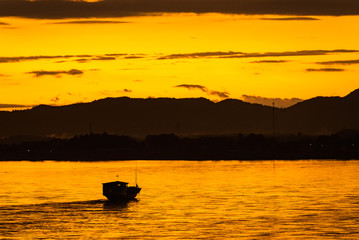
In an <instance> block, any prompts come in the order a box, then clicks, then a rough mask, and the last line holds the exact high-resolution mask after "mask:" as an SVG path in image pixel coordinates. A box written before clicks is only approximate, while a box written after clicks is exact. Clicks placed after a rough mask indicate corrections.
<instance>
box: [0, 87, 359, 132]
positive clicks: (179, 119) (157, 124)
mask: <svg viewBox="0 0 359 240" xmlns="http://www.w3.org/2000/svg"><path fill="white" fill-rule="evenodd" d="M358 109H359V89H358V90H355V91H353V92H352V93H350V94H349V95H347V96H345V97H316V98H312V99H309V100H306V101H303V102H300V103H298V104H296V105H294V106H291V107H289V108H285V109H279V108H276V109H275V111H274V114H275V115H274V116H275V131H276V134H298V133H302V134H309V135H318V134H330V133H335V132H338V131H341V130H343V129H357V130H358V129H359V112H358ZM90 126H91V129H92V131H93V132H97V133H102V132H107V133H109V134H117V135H129V136H134V137H144V136H147V135H151V134H168V133H175V134H177V135H183V136H196V135H227V134H228V135H230V134H238V133H243V134H248V133H258V134H259V133H260V134H271V133H272V130H273V108H272V107H269V106H263V105H259V104H251V103H247V102H243V101H241V100H236V99H227V100H224V101H221V102H218V103H214V102H211V101H210V100H208V99H205V98H186V99H174V98H148V99H135V98H128V97H120V98H106V99H101V100H96V101H94V102H90V103H78V104H72V105H67V106H47V105H40V106H37V107H34V108H32V109H29V110H22V111H13V112H4V111H2V112H0V137H2V138H7V137H11V136H18V135H22V136H28V135H30V136H41V137H70V136H73V135H80V134H86V133H89V131H90Z"/></svg>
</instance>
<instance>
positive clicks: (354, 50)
mask: <svg viewBox="0 0 359 240" xmlns="http://www.w3.org/2000/svg"><path fill="white" fill-rule="evenodd" d="M7 1H9V0H0V7H1V5H4V6H6V3H7ZM41 1H45V0H41ZM41 1H39V2H41ZM47 1H48V2H49V3H51V2H55V1H56V0H47ZM61 1H63V0H59V2H61ZM114 1H115V0H105V1H104V2H109V3H111V2H114ZM137 1H140V0H137ZM197 1H199V0H197ZM227 1H230V0H227ZM256 1H260V0H256ZM273 1H274V0H273ZM347 1H350V0H347ZM14 2H24V0H16V1H14ZM25 2H27V1H25ZM157 2H160V1H159V0H158V1H157ZM293 2H295V1H293ZM28 3H29V2H27V4H28ZM30 3H32V2H30ZM77 3H79V4H80V3H81V4H82V1H78V2H76V4H77ZM86 4H94V3H86ZM158 4H161V3H158ZM161 6H162V5H161ZM9 9H10V8H9ZM140 10H141V11H145V10H146V11H145V12H146V14H133V16H131V14H124V16H120V15H119V16H116V14H113V16H112V15H111V16H107V15H103V14H93V15H86V14H87V13H86V14H85V15H84V16H83V15H81V14H79V16H78V17H76V16H73V15H70V16H57V15H56V14H55V13H54V17H53V18H51V17H49V16H47V15H46V16H42V15H41V14H42V12H41V14H38V15H36V14H35V13H36V12H35V11H34V13H33V12H31V14H32V15H27V14H29V13H27V12H20V13H19V14H17V13H16V12H15V13H16V14H15V13H12V12H11V13H9V14H6V13H7V12H5V13H4V11H5V10H3V11H1V10H0V16H2V17H0V36H1V38H0V46H1V47H0V49H1V51H0V53H1V54H0V107H3V108H4V107H11V108H12V107H14V106H13V105H30V106H32V105H38V104H52V105H64V104H71V103H76V102H88V101H92V100H95V99H100V98H105V97H120V96H129V97H136V98H147V97H175V98H183V97H206V98H209V99H211V100H214V101H219V100H222V99H225V98H237V99H242V100H246V101H252V102H261V101H262V102H263V101H265V100H268V101H269V102H271V101H273V100H272V99H271V98H281V99H282V101H281V103H280V102H278V104H279V105H278V106H280V104H284V105H283V106H285V104H291V103H294V102H295V101H299V100H300V99H308V98H312V97H315V96H345V95H347V94H349V93H350V92H351V91H353V90H355V89H357V88H358V87H359V84H358V70H359V68H358V67H359V46H358V42H359V32H358V31H357V29H356V26H358V25H359V17H358V16H356V15H348V16H347V15H343V16H334V15H337V14H334V13H330V14H326V13H318V14H317V15H316V14H313V15H306V14H303V13H300V15H299V14H291V12H290V11H289V12H288V14H282V12H280V14H272V13H271V14H267V13H265V12H264V13H262V12H260V11H259V10H258V13H250V14H249V13H246V12H245V11H244V13H241V12H239V13H237V12H231V13H227V12H217V13H201V14H198V13H191V12H182V13H173V11H172V10H171V11H169V10H168V12H165V11H167V10H166V9H165V10H161V9H160V10H161V11H163V12H161V13H156V14H153V13H147V12H151V11H150V10H147V9H145V10H143V9H140ZM190 10H191V11H192V9H190ZM200 10H201V11H202V9H200ZM131 11H133V10H131ZM196 11H197V10H196ZM303 11H304V10H303ZM8 12H10V10H8ZM274 12H275V11H274ZM91 13H92V12H91ZM47 14H51V12H50V13H47ZM331 15H333V16H331ZM339 15H340V14H339ZM50 18H51V19H50ZM266 98H269V99H266ZM285 98H287V101H284V100H283V99H285ZM292 98H297V99H292ZM288 99H290V100H288ZM278 101H279V100H278Z"/></svg>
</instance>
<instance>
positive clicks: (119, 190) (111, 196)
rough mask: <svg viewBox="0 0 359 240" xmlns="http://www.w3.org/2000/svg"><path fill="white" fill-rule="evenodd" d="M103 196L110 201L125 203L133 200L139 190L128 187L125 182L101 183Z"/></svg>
mask: <svg viewBox="0 0 359 240" xmlns="http://www.w3.org/2000/svg"><path fill="white" fill-rule="evenodd" d="M102 190H103V195H104V196H105V197H106V198H107V199H108V200H110V201H127V200H132V199H135V198H136V196H137V194H138V193H139V192H140V191H141V188H140V187H138V185H137V184H136V186H131V187H129V186H128V183H127V182H120V181H114V182H108V183H102Z"/></svg>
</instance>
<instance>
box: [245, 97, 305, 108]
mask: <svg viewBox="0 0 359 240" xmlns="http://www.w3.org/2000/svg"><path fill="white" fill-rule="evenodd" d="M241 99H242V100H243V101H245V102H250V103H257V104H262V105H266V106H273V103H274V106H275V107H279V108H286V107H290V106H292V105H294V104H297V103H299V102H302V101H303V99H299V98H290V99H289V98H267V97H260V96H251V95H242V97H241Z"/></svg>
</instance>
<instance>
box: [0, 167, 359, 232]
mask: <svg viewBox="0 0 359 240" xmlns="http://www.w3.org/2000/svg"><path fill="white" fill-rule="evenodd" d="M136 165H137V167H138V184H139V185H140V187H142V191H141V193H140V195H139V196H138V201H131V202H128V203H123V204H112V203H110V202H108V201H106V199H105V198H104V197H103V196H102V185H101V183H102V182H108V181H113V180H116V175H119V180H121V181H127V182H130V185H131V184H134V180H135V174H134V172H135V169H136ZM0 166H1V168H0V176H1V178H0V239H17V238H18V239H159V238H160V239H231V238H232V239H239V238H240V239H359V181H358V177H359V161H314V160H313V161H275V162H273V161H242V162H241V161H118V162H116V161H114V162H91V163H89V162H52V161H47V162H1V163H0Z"/></svg>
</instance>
